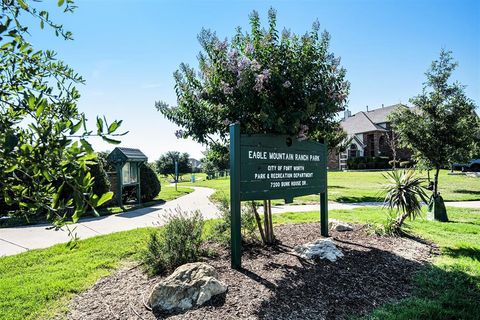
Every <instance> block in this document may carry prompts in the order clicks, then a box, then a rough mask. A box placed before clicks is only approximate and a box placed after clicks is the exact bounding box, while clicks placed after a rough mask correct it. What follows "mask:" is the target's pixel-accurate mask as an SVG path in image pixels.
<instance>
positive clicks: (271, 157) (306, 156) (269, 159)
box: [230, 124, 328, 268]
mask: <svg viewBox="0 0 480 320" xmlns="http://www.w3.org/2000/svg"><path fill="white" fill-rule="evenodd" d="M309 194H320V213H321V234H322V235H323V236H328V221H327V220H328V218H327V146H326V144H324V143H319V142H315V141H309V140H303V141H300V140H298V139H296V138H292V137H289V136H285V135H274V134H252V135H247V134H240V125H239V124H232V125H231V126H230V205H231V242H232V243H231V250H232V267H233V268H240V267H241V225H240V221H241V217H240V214H241V213H240V202H241V201H249V200H274V199H284V200H285V202H286V203H291V202H292V201H293V198H295V197H299V196H304V195H309Z"/></svg>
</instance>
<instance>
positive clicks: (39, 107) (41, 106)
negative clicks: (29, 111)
mask: <svg viewBox="0 0 480 320" xmlns="http://www.w3.org/2000/svg"><path fill="white" fill-rule="evenodd" d="M43 110H45V103H41V104H40V105H39V106H38V108H37V112H36V115H37V118H38V117H40V115H41V114H42V112H43Z"/></svg>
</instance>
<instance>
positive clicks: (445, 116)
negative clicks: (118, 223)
mask: <svg viewBox="0 0 480 320" xmlns="http://www.w3.org/2000/svg"><path fill="white" fill-rule="evenodd" d="M456 66H457V63H456V62H453V58H452V54H451V52H448V51H444V50H442V51H441V52H440V58H439V60H436V61H433V63H432V65H431V67H430V69H429V70H428V71H427V73H426V76H427V81H426V83H425V84H424V88H423V91H422V93H421V94H420V95H418V96H416V97H414V98H412V99H410V102H411V103H412V104H413V107H414V108H406V107H404V108H401V109H399V110H398V112H395V113H394V114H393V115H392V117H391V120H392V125H393V128H394V130H395V131H396V132H397V133H398V138H399V141H400V143H401V144H402V146H403V147H406V148H409V149H411V150H413V152H414V157H416V158H417V159H420V160H421V161H422V163H424V164H425V166H427V167H431V168H433V169H434V170H435V171H434V172H435V174H434V180H433V186H432V197H431V200H430V209H429V210H430V211H429V212H430V214H432V215H433V216H434V217H435V219H438V220H441V221H447V220H448V218H447V213H446V210H445V205H444V203H443V199H442V197H441V196H440V193H439V192H438V175H439V172H440V169H441V168H444V167H447V166H448V165H449V164H451V163H453V162H462V161H465V160H468V158H469V157H470V156H471V154H472V152H473V151H474V148H475V144H477V143H478V140H479V136H480V121H479V118H478V116H477V115H476V114H475V108H476V106H475V104H474V102H473V101H472V100H471V99H469V98H468V97H467V96H466V95H465V92H464V86H462V85H461V84H459V83H458V82H453V83H451V82H449V79H450V76H451V74H452V72H453V71H454V70H455V68H456Z"/></svg>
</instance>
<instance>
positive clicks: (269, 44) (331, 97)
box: [156, 9, 350, 238]
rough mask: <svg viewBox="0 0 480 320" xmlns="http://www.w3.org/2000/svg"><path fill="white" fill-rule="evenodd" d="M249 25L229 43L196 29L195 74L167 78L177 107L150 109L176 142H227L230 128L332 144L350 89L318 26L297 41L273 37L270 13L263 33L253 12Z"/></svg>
mask: <svg viewBox="0 0 480 320" xmlns="http://www.w3.org/2000/svg"><path fill="white" fill-rule="evenodd" d="M250 26H251V29H250V30H251V31H250V33H248V32H243V31H242V30H241V29H240V28H237V31H236V34H235V35H234V36H233V38H232V40H231V41H230V42H229V41H228V40H226V39H225V40H220V39H219V38H218V37H217V36H216V34H215V33H214V32H212V31H209V30H202V31H201V33H200V34H199V36H198V40H199V42H200V45H201V46H202V48H203V52H201V53H200V54H199V55H198V60H199V71H196V70H195V69H193V68H191V67H189V66H188V65H186V64H184V63H182V64H181V65H180V69H179V70H177V71H176V72H175V73H174V78H175V90H176V94H177V101H178V105H177V106H169V105H168V104H166V103H164V102H157V103H156V107H157V109H158V110H159V111H160V112H161V113H162V114H163V115H164V116H165V117H166V118H167V119H169V120H171V121H173V122H174V123H176V124H177V125H179V126H180V127H181V128H182V130H180V131H179V135H180V136H182V137H191V138H193V139H194V140H196V141H198V142H200V143H207V144H209V145H212V144H216V143H221V144H226V143H228V137H229V136H228V132H229V125H230V124H231V123H235V122H238V123H240V130H241V132H242V133H252V134H254V133H275V134H287V135H291V136H296V137H298V138H300V139H305V138H309V139H313V140H316V141H323V140H324V139H327V140H328V139H329V138H332V139H333V137H334V135H335V134H337V133H338V128H339V122H338V119H337V118H336V115H337V113H338V112H340V111H342V110H343V109H344V105H345V102H346V99H347V95H348V91H349V86H350V85H349V82H348V81H347V80H346V79H345V74H346V71H345V69H344V68H342V67H340V58H337V57H335V56H334V54H333V53H331V52H329V43H330V35H329V34H328V33H327V32H326V31H324V32H322V33H320V24H319V23H318V22H315V23H314V24H313V26H312V30H311V31H310V32H307V33H305V34H304V35H302V36H298V35H295V34H293V33H292V32H290V31H289V30H283V32H281V33H279V32H278V30H277V15H276V11H275V10H274V9H270V10H269V11H268V29H267V30H265V29H262V28H261V24H260V18H259V16H258V13H257V12H256V11H254V12H253V13H252V14H251V15H250ZM268 205H269V206H270V202H269V204H268ZM270 229H272V230H273V228H270ZM268 238H272V237H268Z"/></svg>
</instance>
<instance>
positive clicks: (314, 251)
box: [293, 239, 343, 262]
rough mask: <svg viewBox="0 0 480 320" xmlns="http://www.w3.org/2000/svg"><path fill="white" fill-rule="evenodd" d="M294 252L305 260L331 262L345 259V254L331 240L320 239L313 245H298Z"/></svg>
mask: <svg viewBox="0 0 480 320" xmlns="http://www.w3.org/2000/svg"><path fill="white" fill-rule="evenodd" d="M293 251H294V252H295V253H296V254H297V255H299V256H300V257H302V258H304V259H312V260H313V259H317V258H318V259H327V260H329V261H331V262H334V261H337V259H338V258H341V257H343V253H342V252H341V251H340V250H339V249H337V246H336V245H335V243H333V241H332V240H330V239H320V240H316V241H314V242H311V243H307V244H302V245H298V246H296V247H295V248H293Z"/></svg>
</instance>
